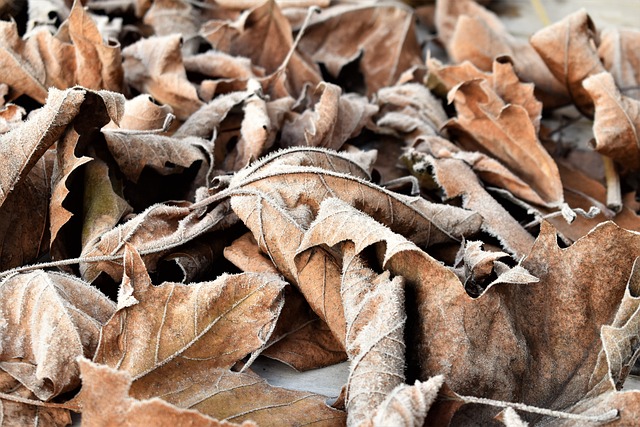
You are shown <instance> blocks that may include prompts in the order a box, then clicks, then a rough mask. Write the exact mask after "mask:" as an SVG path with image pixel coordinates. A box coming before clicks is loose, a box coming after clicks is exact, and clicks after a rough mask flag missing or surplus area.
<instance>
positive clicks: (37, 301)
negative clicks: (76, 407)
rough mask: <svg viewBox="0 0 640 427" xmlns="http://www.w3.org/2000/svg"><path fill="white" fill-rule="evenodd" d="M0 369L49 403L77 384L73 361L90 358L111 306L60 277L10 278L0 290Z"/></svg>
mask: <svg viewBox="0 0 640 427" xmlns="http://www.w3.org/2000/svg"><path fill="white" fill-rule="evenodd" d="M0 293H1V295H0V304H1V305H0V318H1V319H2V324H3V327H2V328H3V333H2V347H1V354H0V369H1V370H2V371H4V372H7V373H9V374H10V375H11V376H13V377H14V378H16V379H17V380H18V381H20V383H22V384H23V385H24V386H26V387H27V388H28V389H29V390H31V391H32V392H33V393H34V394H35V395H36V396H37V397H38V399H41V400H45V401H46V400H50V399H51V398H53V397H55V396H58V395H60V394H61V393H64V392H66V391H70V390H73V389H74V388H75V387H77V386H78V384H79V377H78V373H79V371H78V365H77V364H76V361H75V359H76V357H78V356H85V357H92V356H93V353H94V351H95V350H96V347H97V345H98V339H99V335H100V329H101V327H102V325H103V324H104V323H106V322H107V320H108V319H109V317H110V316H111V315H112V314H113V311H114V305H113V303H112V302H111V301H109V300H108V299H107V298H106V297H105V296H104V295H103V294H102V293H100V292H99V291H98V290H97V289H95V288H92V287H91V286H90V285H88V284H87V283H85V282H83V281H82V280H80V279H78V278H76V277H73V276H69V275H66V274H62V273H55V272H45V271H42V270H38V271H34V272H31V273H22V274H13V275H11V276H8V277H7V278H5V279H4V280H3V281H2V285H1V286H0Z"/></svg>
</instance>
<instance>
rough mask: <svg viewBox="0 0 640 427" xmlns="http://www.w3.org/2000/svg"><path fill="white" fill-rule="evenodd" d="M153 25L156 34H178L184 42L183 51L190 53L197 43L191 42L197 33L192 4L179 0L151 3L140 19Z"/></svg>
mask: <svg viewBox="0 0 640 427" xmlns="http://www.w3.org/2000/svg"><path fill="white" fill-rule="evenodd" d="M142 22H144V23H145V24H147V25H150V26H151V27H153V32H154V34H155V35H156V36H160V37H162V36H168V35H171V34H180V35H181V36H182V38H183V40H184V42H185V48H183V52H184V53H192V52H190V51H193V50H195V48H197V45H195V44H194V43H192V42H193V41H194V40H192V39H193V38H195V36H196V35H197V34H198V27H199V22H198V11H197V10H194V8H193V6H192V5H191V4H189V3H187V2H184V1H181V0H157V1H154V2H153V3H151V8H149V10H148V11H147V13H145V14H144V18H143V20H142Z"/></svg>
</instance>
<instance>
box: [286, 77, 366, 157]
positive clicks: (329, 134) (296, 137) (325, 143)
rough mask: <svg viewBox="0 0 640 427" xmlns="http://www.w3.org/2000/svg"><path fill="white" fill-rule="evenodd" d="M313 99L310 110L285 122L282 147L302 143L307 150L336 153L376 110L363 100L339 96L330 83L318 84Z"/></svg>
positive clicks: (353, 96) (354, 96) (338, 89)
mask: <svg viewBox="0 0 640 427" xmlns="http://www.w3.org/2000/svg"><path fill="white" fill-rule="evenodd" d="M313 97H314V100H315V101H316V104H315V105H314V106H313V109H307V110H305V111H304V112H303V113H302V114H301V115H299V116H297V117H294V118H293V120H287V121H285V123H284V126H283V129H282V137H281V144H282V145H283V146H284V147H291V146H295V145H303V143H302V141H304V145H307V146H310V147H324V148H329V149H332V150H339V149H340V148H341V147H342V145H343V144H344V143H345V141H346V140H347V139H349V138H352V137H354V136H357V135H358V134H359V133H360V131H361V130H362V128H363V127H364V126H365V125H366V124H367V122H369V120H370V119H371V116H373V114H375V113H376V112H377V110H378V109H377V108H376V107H375V106H374V105H371V104H369V102H368V101H367V99H366V98H364V97H359V96H357V95H351V96H350V95H342V90H341V89H340V87H338V86H336V85H334V84H331V83H326V82H321V83H319V84H318V86H317V87H316V89H315V92H314V94H313Z"/></svg>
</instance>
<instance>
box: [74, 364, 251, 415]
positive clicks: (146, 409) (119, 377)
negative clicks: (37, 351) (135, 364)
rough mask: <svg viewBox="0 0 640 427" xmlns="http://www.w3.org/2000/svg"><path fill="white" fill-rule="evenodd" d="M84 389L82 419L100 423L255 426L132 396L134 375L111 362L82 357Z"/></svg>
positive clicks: (157, 399) (152, 399) (81, 395)
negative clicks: (106, 364)
mask: <svg viewBox="0 0 640 427" xmlns="http://www.w3.org/2000/svg"><path fill="white" fill-rule="evenodd" d="M79 364H80V369H81V375H82V390H81V391H80V394H79V396H77V397H76V400H77V401H78V402H80V404H81V407H82V422H83V424H87V425H100V426H131V427H133V426H140V427H142V426H149V425H154V426H159V427H165V426H166V427H170V426H176V425H185V424H188V425H197V426H203V427H239V426H242V427H255V426H256V424H255V423H253V422H250V421H247V422H244V423H242V424H236V423H230V422H227V421H218V420H215V419H213V418H210V417H208V416H206V415H203V414H201V413H199V412H197V411H195V410H191V409H181V408H178V407H176V406H174V405H172V404H170V403H168V402H166V401H165V400H162V399H159V398H157V397H154V398H151V399H146V400H137V399H135V398H132V397H130V396H129V389H130V387H131V381H132V380H131V375H129V374H128V373H127V372H126V371H118V370H116V369H113V368H110V367H109V366H105V365H100V364H96V363H92V362H91V361H89V360H87V359H81V360H80V361H79Z"/></svg>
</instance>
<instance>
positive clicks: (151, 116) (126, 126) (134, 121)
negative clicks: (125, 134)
mask: <svg viewBox="0 0 640 427" xmlns="http://www.w3.org/2000/svg"><path fill="white" fill-rule="evenodd" d="M172 112H173V109H172V108H171V107H170V106H169V105H159V104H158V103H157V102H156V101H155V100H154V99H153V98H152V97H151V96H149V95H138V96H136V97H135V98H132V99H127V100H126V101H125V103H124V114H123V115H122V118H121V119H120V123H119V128H120V129H121V130H123V131H124V130H134V131H152V130H160V129H162V130H166V129H167V128H168V127H169V125H170V124H171V122H172V120H173V119H174V118H175V117H174V115H173V114H172ZM117 128H118V126H116V125H115V123H109V124H108V125H106V126H105V127H104V128H103V129H117Z"/></svg>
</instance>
